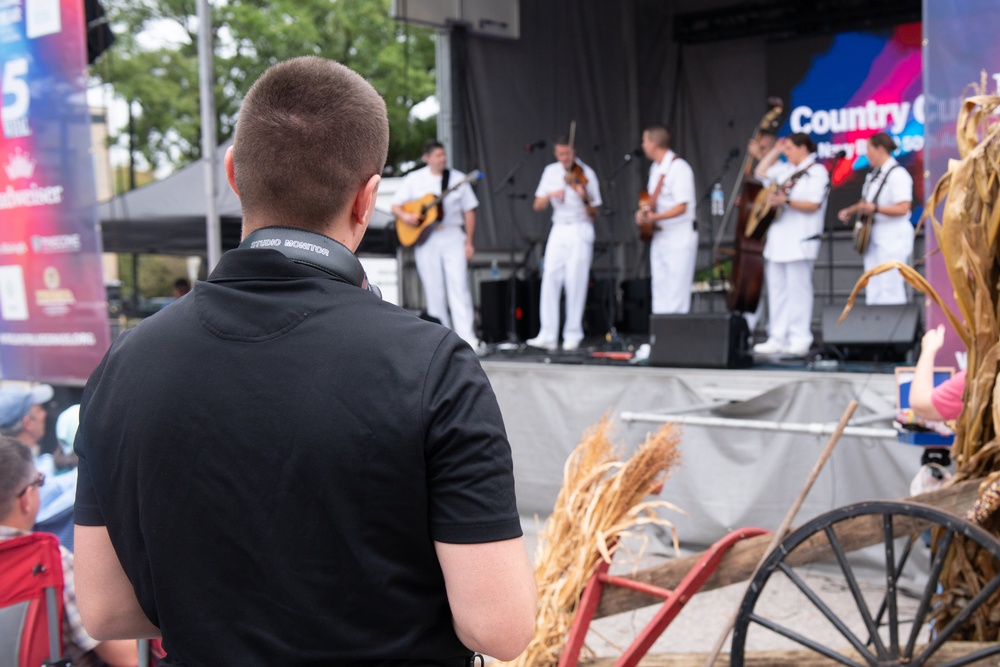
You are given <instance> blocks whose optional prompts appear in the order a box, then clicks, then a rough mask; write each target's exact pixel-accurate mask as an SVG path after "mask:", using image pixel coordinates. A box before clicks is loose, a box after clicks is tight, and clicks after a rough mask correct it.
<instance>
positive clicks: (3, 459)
mask: <svg viewBox="0 0 1000 667" xmlns="http://www.w3.org/2000/svg"><path fill="white" fill-rule="evenodd" d="M33 458H34V457H32V455H31V450H30V449H29V448H28V447H27V446H26V445H25V444H24V443H22V442H21V441H19V440H16V439H14V438H12V437H10V436H0V542H3V541H4V540H9V539H11V538H13V537H17V536H18V535H24V534H26V533H28V532H30V531H31V527H32V526H33V525H34V523H35V517H36V516H37V515H38V510H39V507H40V506H41V491H42V489H44V488H45V487H46V486H48V483H47V477H46V475H44V474H42V473H40V472H39V471H38V469H37V468H36V467H35V462H34V460H33ZM59 551H60V553H61V555H62V566H63V624H62V625H63V631H62V634H63V641H64V646H63V650H64V651H65V654H66V657H67V658H70V660H71V661H72V664H73V665H94V666H97V665H105V664H108V665H115V666H117V665H135V664H137V663H138V660H139V658H138V652H137V650H136V643H135V642H134V641H107V642H99V641H97V640H95V639H94V638H92V637H91V636H90V635H89V634H87V631H86V630H84V628H83V624H82V623H81V622H80V612H79V610H78V609H77V605H76V590H75V586H74V577H73V564H74V563H73V554H71V553H70V552H69V551H68V550H67V549H65V548H64V547H62V546H60V547H59Z"/></svg>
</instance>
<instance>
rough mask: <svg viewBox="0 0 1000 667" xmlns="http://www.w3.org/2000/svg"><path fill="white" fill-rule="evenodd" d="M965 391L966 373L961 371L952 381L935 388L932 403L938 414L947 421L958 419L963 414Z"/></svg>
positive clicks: (932, 393)
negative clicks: (963, 394) (963, 395)
mask: <svg viewBox="0 0 1000 667" xmlns="http://www.w3.org/2000/svg"><path fill="white" fill-rule="evenodd" d="M964 391H965V371H959V372H958V373H956V374H955V375H954V376H952V377H951V379H949V380H946V381H944V382H942V383H941V384H939V385H938V386H936V387H934V390H933V391H932V392H931V403H932V404H933V405H934V409H935V410H937V411H938V414H939V415H941V416H942V417H943V418H945V419H958V415H959V413H960V412H962V393H963V392H964Z"/></svg>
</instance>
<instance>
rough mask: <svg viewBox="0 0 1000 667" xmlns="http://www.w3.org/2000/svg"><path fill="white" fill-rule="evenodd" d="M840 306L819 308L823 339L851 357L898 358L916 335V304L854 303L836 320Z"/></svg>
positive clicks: (911, 346) (914, 339) (918, 315)
mask: <svg viewBox="0 0 1000 667" xmlns="http://www.w3.org/2000/svg"><path fill="white" fill-rule="evenodd" d="M843 310H844V308H843V306H826V307H825V308H823V342H824V343H825V344H826V345H828V346H831V347H833V348H835V349H836V350H837V351H839V352H840V355H841V356H843V357H845V358H851V359H874V360H878V361H890V360H895V361H901V360H903V359H904V358H905V357H906V354H907V353H908V352H909V351H910V350H912V349H913V346H914V345H916V343H917V339H918V337H919V335H920V307H919V306H918V305H916V304H912V303H907V304H902V305H898V306H866V305H864V304H855V305H854V307H853V308H852V309H851V312H849V313H848V314H847V317H846V318H845V319H844V321H843V322H841V323H840V324H837V320H838V319H839V318H840V313H841V312H843Z"/></svg>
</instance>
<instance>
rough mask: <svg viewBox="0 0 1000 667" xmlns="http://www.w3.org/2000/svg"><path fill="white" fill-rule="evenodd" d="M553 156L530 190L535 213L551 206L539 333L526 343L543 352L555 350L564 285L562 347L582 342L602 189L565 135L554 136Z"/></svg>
mask: <svg viewBox="0 0 1000 667" xmlns="http://www.w3.org/2000/svg"><path fill="white" fill-rule="evenodd" d="M555 157H556V161H555V162H553V163H552V164H550V165H548V166H546V167H545V170H544V171H542V178H541V180H539V182H538V188H536V190H535V202H534V205H533V207H534V209H535V210H536V211H544V210H545V209H546V208H548V207H549V206H552V230H551V231H550V232H549V239H548V241H547V242H546V244H545V255H544V258H543V260H542V262H543V264H542V294H541V305H540V307H539V320H540V322H541V328H540V329H539V331H538V336H536V337H535V338H532V339H531V340H529V341H527V344H528V345H530V346H532V347H541V348H545V349H547V350H555V349H557V348H558V346H559V341H558V338H559V296H560V294H561V293H562V291H563V289H565V290H566V323H565V324H564V325H563V330H562V349H563V350H575V349H577V348H578V347H579V346H580V343H581V342H582V341H583V308H584V305H585V304H586V301H587V283H588V282H589V279H590V261H591V259H593V256H594V217H595V216H596V215H597V207H598V206H600V205H601V189H600V187H599V185H598V183H597V174H596V173H594V170H593V169H591V168H590V167H589V166H587V165H586V164H584V163H583V162H581V161H580V160H578V159H577V157H576V151H575V150H574V149H573V147H572V146H571V145H570V142H569V140H568V139H567V138H565V137H560V138H559V139H557V140H556V142H555ZM581 176H582V178H581ZM583 181H586V183H585V184H584V183H583Z"/></svg>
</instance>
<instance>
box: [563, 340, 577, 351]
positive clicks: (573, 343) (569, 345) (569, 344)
mask: <svg viewBox="0 0 1000 667" xmlns="http://www.w3.org/2000/svg"><path fill="white" fill-rule="evenodd" d="M579 348H580V341H578V340H564V341H563V344H562V349H563V352H574V351H576V350H578V349H579Z"/></svg>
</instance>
